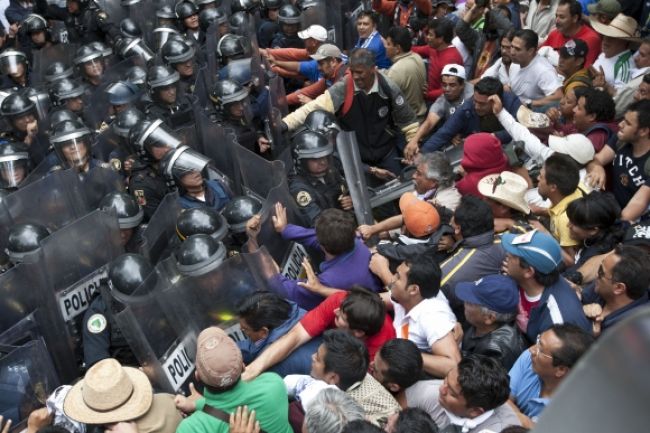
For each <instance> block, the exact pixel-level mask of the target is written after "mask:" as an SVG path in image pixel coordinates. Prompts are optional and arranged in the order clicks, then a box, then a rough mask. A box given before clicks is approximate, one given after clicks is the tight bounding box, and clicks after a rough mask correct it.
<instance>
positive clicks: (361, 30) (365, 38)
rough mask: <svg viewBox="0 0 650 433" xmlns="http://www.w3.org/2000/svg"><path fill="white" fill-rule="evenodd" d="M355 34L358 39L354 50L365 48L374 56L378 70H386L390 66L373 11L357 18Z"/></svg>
mask: <svg viewBox="0 0 650 433" xmlns="http://www.w3.org/2000/svg"><path fill="white" fill-rule="evenodd" d="M357 33H358V34H359V39H358V40H357V43H356V44H355V45H354V48H366V49H368V50H370V51H372V52H373V53H374V54H375V63H376V64H377V68H378V69H388V68H390V65H391V64H392V63H391V61H390V59H389V58H388V56H387V55H386V48H385V47H384V42H383V41H382V39H381V34H379V31H377V14H376V13H375V12H373V11H363V12H361V13H360V14H359V17H358V18H357Z"/></svg>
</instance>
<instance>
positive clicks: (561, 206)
mask: <svg viewBox="0 0 650 433" xmlns="http://www.w3.org/2000/svg"><path fill="white" fill-rule="evenodd" d="M582 196H583V193H582V191H581V190H580V188H577V189H576V190H575V191H573V193H571V194H570V195H568V196H566V197H564V198H563V199H562V201H560V202H559V203H558V204H556V205H555V206H553V207H552V208H550V209H549V210H548V213H549V215H550V216H551V234H552V235H553V237H554V238H555V239H557V241H558V242H559V243H560V246H562V247H572V246H575V245H578V243H579V242H578V241H576V240H573V239H571V236H570V234H569V217H568V216H567V214H566V208H567V207H568V206H569V203H571V202H572V201H573V200H575V199H578V198H580V197H582Z"/></svg>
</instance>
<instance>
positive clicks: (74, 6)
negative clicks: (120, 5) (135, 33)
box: [64, 0, 117, 43]
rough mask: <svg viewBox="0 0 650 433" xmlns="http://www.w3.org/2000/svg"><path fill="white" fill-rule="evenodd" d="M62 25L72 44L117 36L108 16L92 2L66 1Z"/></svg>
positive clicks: (82, 0)
mask: <svg viewBox="0 0 650 433" xmlns="http://www.w3.org/2000/svg"><path fill="white" fill-rule="evenodd" d="M66 6H67V9H68V14H67V16H66V17H65V20H64V23H65V26H66V28H67V29H68V39H69V41H70V42H72V43H79V42H88V41H101V40H107V39H111V38H114V37H116V36H117V31H116V30H115V28H114V27H113V25H112V24H111V23H110V20H109V16H108V15H107V14H106V12H104V11H103V10H101V9H100V7H99V6H98V5H97V3H95V1H94V0H67V2H66Z"/></svg>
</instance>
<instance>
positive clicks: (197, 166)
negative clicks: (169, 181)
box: [165, 147, 210, 189]
mask: <svg viewBox="0 0 650 433" xmlns="http://www.w3.org/2000/svg"><path fill="white" fill-rule="evenodd" d="M209 162H210V159H209V158H207V157H206V156H205V155H202V154H200V153H198V152H194V151H193V150H192V149H189V148H187V147H185V149H178V150H176V154H175V155H173V156H172V160H171V161H170V164H169V165H168V167H167V173H165V174H166V175H167V177H169V178H173V179H174V180H175V181H176V182H178V183H179V184H180V185H181V186H183V187H185V188H186V189H187V188H188V187H189V188H192V187H197V186H200V185H201V184H202V183H203V178H204V172H205V169H206V167H207V166H208V163H209Z"/></svg>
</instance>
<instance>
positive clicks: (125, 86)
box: [106, 81, 140, 116]
mask: <svg viewBox="0 0 650 433" xmlns="http://www.w3.org/2000/svg"><path fill="white" fill-rule="evenodd" d="M106 94H107V95H108V103H109V104H111V107H110V114H111V115H112V116H114V115H116V114H118V113H120V112H121V111H124V110H126V109H127V108H128V107H129V106H130V105H131V104H135V103H136V102H137V101H139V100H140V89H138V88H137V87H136V86H135V84H132V83H130V82H128V81H118V82H116V83H111V84H109V85H108V87H106Z"/></svg>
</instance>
